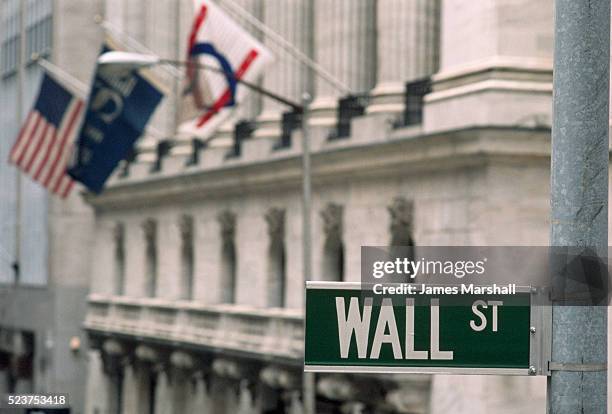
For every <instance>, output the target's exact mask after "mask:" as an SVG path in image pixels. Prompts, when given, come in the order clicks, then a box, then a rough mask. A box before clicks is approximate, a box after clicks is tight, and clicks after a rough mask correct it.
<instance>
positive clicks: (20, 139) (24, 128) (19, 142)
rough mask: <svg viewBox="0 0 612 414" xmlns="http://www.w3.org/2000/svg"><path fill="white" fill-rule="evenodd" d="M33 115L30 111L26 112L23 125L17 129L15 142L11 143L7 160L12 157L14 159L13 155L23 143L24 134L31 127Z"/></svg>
mask: <svg viewBox="0 0 612 414" xmlns="http://www.w3.org/2000/svg"><path fill="white" fill-rule="evenodd" d="M34 117H35V114H34V112H32V111H30V113H29V114H28V117H27V118H26V120H25V122H24V123H23V126H22V127H21V131H19V135H18V136H17V139H16V140H15V144H13V148H11V153H10V155H9V161H12V160H13V159H15V156H16V155H17V152H18V149H19V148H20V147H21V146H22V145H23V143H24V142H25V141H23V139H24V138H23V137H24V135H25V134H26V132H27V133H29V130H30V128H31V126H32V125H31V123H32V122H34V120H33V119H32V118H34Z"/></svg>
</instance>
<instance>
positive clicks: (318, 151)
mask: <svg viewBox="0 0 612 414" xmlns="http://www.w3.org/2000/svg"><path fill="white" fill-rule="evenodd" d="M119 3H121V2H120V1H119V0H113V1H110V0H109V1H107V3H106V4H107V7H106V16H105V17H106V18H107V19H109V20H110V21H111V22H113V21H114V20H113V19H115V22H116V24H119V23H117V22H123V23H121V24H123V25H124V27H125V28H130V30H135V28H136V27H140V28H141V30H140V32H139V33H136V34H134V36H136V37H139V40H140V41H141V42H142V43H144V44H145V45H147V46H148V47H150V48H151V49H152V50H154V51H157V52H158V53H159V54H160V55H164V54H168V55H169V54H171V53H177V56H183V53H184V50H183V49H181V47H184V46H182V39H183V38H184V37H185V33H186V31H187V30H188V27H189V23H188V22H189V18H190V16H189V6H188V4H189V2H181V3H180V4H181V6H180V7H178V9H171V7H172V6H174V2H169V1H160V2H155V6H152V7H151V8H150V10H148V11H147V13H146V14H137V13H132V14H131V13H130V11H129V10H128V9H129V8H130V7H127V6H125V5H123V6H121V5H120V4H119ZM131 3H132V2H130V4H131ZM134 3H137V2H134ZM218 3H219V4H220V5H221V6H222V7H224V8H225V9H226V10H227V11H228V13H230V14H233V15H234V16H235V17H236V19H237V20H238V21H241V22H242V23H243V24H244V25H245V27H247V28H249V29H251V30H254V29H253V28H252V27H250V26H249V24H248V22H244V21H243V20H241V17H240V15H236V9H235V7H233V5H234V4H235V3H238V4H239V5H240V6H241V7H242V8H244V9H245V10H248V11H250V12H251V14H253V15H256V16H259V18H260V19H262V20H263V21H264V22H265V23H266V24H267V25H268V26H269V27H271V28H272V29H274V30H275V31H277V32H278V33H279V34H281V35H282V36H283V37H285V38H286V39H287V40H288V41H290V42H291V43H293V44H294V45H295V46H296V47H298V48H299V49H300V50H301V51H302V52H303V53H305V54H307V55H310V56H312V57H313V58H314V59H315V60H316V61H317V62H318V63H319V64H320V65H321V66H322V67H324V68H325V69H326V70H328V71H329V72H330V73H331V74H333V76H334V77H335V78H337V79H338V80H339V81H340V82H341V83H342V84H344V85H346V87H347V88H348V90H349V91H350V92H351V93H350V94H348V93H347V91H342V90H338V89H337V88H334V87H333V86H332V85H330V84H328V83H326V82H325V81H323V80H322V79H321V78H319V77H316V78H313V77H312V74H311V73H309V71H307V70H305V69H304V67H303V66H301V65H300V64H298V63H296V61H295V60H293V59H291V58H289V57H288V56H286V54H284V53H283V52H282V51H281V50H280V49H279V48H278V47H277V46H276V44H275V43H273V42H272V41H271V40H270V39H267V38H264V42H266V44H269V46H270V48H271V49H272V51H273V52H274V53H275V54H276V56H277V62H275V64H274V65H273V66H272V67H271V68H270V69H269V71H267V72H266V74H265V75H264V76H263V78H262V80H261V83H262V85H264V86H265V87H267V88H269V89H270V90H272V91H274V92H277V93H279V94H282V95H283V96H286V97H288V98H291V99H294V100H299V99H300V96H301V95H302V93H303V92H309V93H310V94H311V95H312V96H313V103H312V116H311V119H310V123H309V128H310V136H311V138H310V139H311V148H312V151H313V194H314V199H313V206H312V212H313V214H312V223H313V262H314V263H313V273H314V274H313V279H314V280H343V281H356V280H359V277H360V248H361V246H363V245H388V244H392V243H394V244H403V245H414V246H415V247H414V249H415V251H416V254H418V248H419V246H427V245H543V244H546V243H547V241H548V225H549V223H548V210H549V201H548V200H549V154H550V122H551V91H552V45H553V33H552V31H553V24H552V3H553V2H552V0H545V1H537V2H534V1H529V0H479V1H471V0H441V1H438V0H377V1H375V0H266V1H265V2H264V1H255V0H251V1H249V0H234V1H232V2H230V1H229V0H226V1H221V0H220V1H219V2H218ZM125 4H128V2H125ZM121 7H123V8H121ZM169 10H174V11H172V12H171V13H170V12H169ZM131 19H132V20H131ZM133 19H136V20H133ZM139 19H140V20H139ZM147 19H148V20H147ZM132 21H137V22H140V23H139V24H141V26H138V25H135V24H132ZM177 24H178V26H179V27H178V28H177V27H176V25H177ZM164 34H166V35H168V36H166V37H164ZM173 42H174V43H173ZM168 45H171V46H168ZM172 45H175V46H174V47H173V46H172ZM174 81H176V80H174ZM349 95H350V96H349ZM177 104H178V101H174V104H172V103H169V104H167V105H166V106H165V107H163V108H162V109H161V110H160V111H159V112H158V114H157V115H156V119H155V125H158V126H159V125H162V124H163V122H171V120H172V116H171V114H172V113H173V112H172V111H176V107H175V106H173V105H177ZM245 108H246V109H245ZM175 119H176V117H175ZM288 119H290V117H289V116H287V109H285V108H282V107H281V106H279V105H278V104H277V103H274V102H272V101H268V100H265V99H261V98H260V97H253V98H251V99H250V100H249V102H248V105H245V106H244V107H243V108H241V109H239V110H238V111H237V113H236V115H235V117H234V118H233V119H232V122H230V123H228V124H227V125H224V126H223V127H222V128H221V129H220V130H219V131H218V132H217V137H218V138H223V137H228V136H232V137H233V138H234V144H235V145H233V146H232V147H231V148H219V147H214V146H208V147H206V146H204V147H203V146H202V145H194V143H197V141H190V140H185V139H184V138H181V139H179V138H174V139H172V140H171V141H170V144H169V145H166V146H165V148H166V149H167V147H168V146H169V147H171V148H170V149H169V150H164V151H159V148H160V146H159V143H158V142H157V141H156V139H155V138H152V137H146V138H145V139H143V140H142V141H141V145H140V148H139V151H138V153H137V155H136V157H135V159H134V161H132V162H131V163H129V164H127V165H125V166H124V167H125V168H122V169H121V171H120V173H118V174H117V175H116V176H114V177H113V178H112V181H111V183H110V184H109V186H108V188H107V189H106V191H105V192H104V193H103V194H102V195H100V196H96V197H94V196H86V199H87V202H88V203H89V204H90V205H91V206H92V207H93V208H94V211H95V232H94V234H95V238H96V240H95V246H94V254H93V256H92V257H93V260H92V263H91V265H92V267H91V277H92V285H91V286H92V287H91V294H90V296H89V307H88V311H87V316H86V322H85V328H86V330H87V332H88V334H89V337H90V340H91V343H92V346H93V350H92V352H91V364H90V371H89V383H88V389H89V392H88V408H87V409H88V412H89V413H92V414H93V413H115V412H123V413H185V412H210V413H292V414H296V413H301V412H302V410H303V406H302V405H303V401H302V395H303V381H302V379H303V374H302V354H303V342H302V329H303V304H304V303H303V302H304V280H303V277H302V245H301V199H300V197H301V161H300V156H301V132H300V130H299V128H295V125H292V123H291V122H288V121H287V120H288ZM168 120H170V121H168ZM283 120H285V121H284V122H283ZM242 121H246V122H248V123H249V125H250V126H251V128H248V133H246V134H245V133H244V132H243V130H242V129H240V128H238V127H237V126H238V125H241V124H242ZM165 125H170V124H168V123H166V124H165ZM174 126H176V125H174ZM171 130H172V127H171V126H169V127H168V129H167V131H171ZM169 136H170V137H171V135H169ZM316 393H317V413H341V412H348V413H360V412H363V413H447V412H452V413H484V412H490V413H524V412H528V411H533V412H543V411H544V406H545V381H543V380H542V379H538V378H513V377H503V378H501V377H479V376H470V377H455V376H444V375H436V376H433V377H432V376H425V375H403V376H399V375H398V376H374V375H350V376H348V375H346V376H344V375H317V377H316ZM517 395H519V396H520V398H517Z"/></svg>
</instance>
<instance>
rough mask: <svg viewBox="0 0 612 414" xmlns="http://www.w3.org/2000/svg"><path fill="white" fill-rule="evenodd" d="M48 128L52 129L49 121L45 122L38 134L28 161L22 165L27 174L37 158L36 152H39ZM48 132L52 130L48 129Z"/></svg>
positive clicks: (45, 138) (45, 139)
mask: <svg viewBox="0 0 612 414" xmlns="http://www.w3.org/2000/svg"><path fill="white" fill-rule="evenodd" d="M49 128H51V129H53V125H51V124H50V123H49V122H47V123H45V127H44V128H43V132H42V134H40V139H39V140H38V142H37V143H36V147H34V150H33V151H32V153H31V154H30V159H29V160H28V163H27V164H26V166H25V167H24V170H25V172H26V173H28V174H29V173H30V169H31V168H32V165H33V164H34V161H36V159H37V158H38V154H39V153H40V149H41V148H42V146H43V144H44V143H45V142H46V141H47V139H48V138H47V131H48V130H49ZM49 132H52V131H49Z"/></svg>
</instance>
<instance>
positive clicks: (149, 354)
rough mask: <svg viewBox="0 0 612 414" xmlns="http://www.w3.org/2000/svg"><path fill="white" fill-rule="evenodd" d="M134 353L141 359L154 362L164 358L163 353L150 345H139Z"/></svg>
mask: <svg viewBox="0 0 612 414" xmlns="http://www.w3.org/2000/svg"><path fill="white" fill-rule="evenodd" d="M134 355H136V358H138V359H139V360H140V361H142V362H149V363H152V364H155V363H159V362H160V361H161V360H162V357H161V353H160V352H159V351H158V350H157V349H155V348H153V347H150V346H148V345H138V346H137V347H136V349H135V350H134Z"/></svg>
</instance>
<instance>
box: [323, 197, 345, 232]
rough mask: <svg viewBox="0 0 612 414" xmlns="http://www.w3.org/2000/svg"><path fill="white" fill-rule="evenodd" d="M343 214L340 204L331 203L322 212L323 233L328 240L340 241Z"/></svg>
mask: <svg viewBox="0 0 612 414" xmlns="http://www.w3.org/2000/svg"><path fill="white" fill-rule="evenodd" d="M342 212H343V207H342V206H341V205H339V204H335V203H329V204H327V206H326V207H325V208H324V209H323V210H322V211H321V218H322V219H323V232H324V233H325V237H326V238H327V239H340V238H341V237H342Z"/></svg>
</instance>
